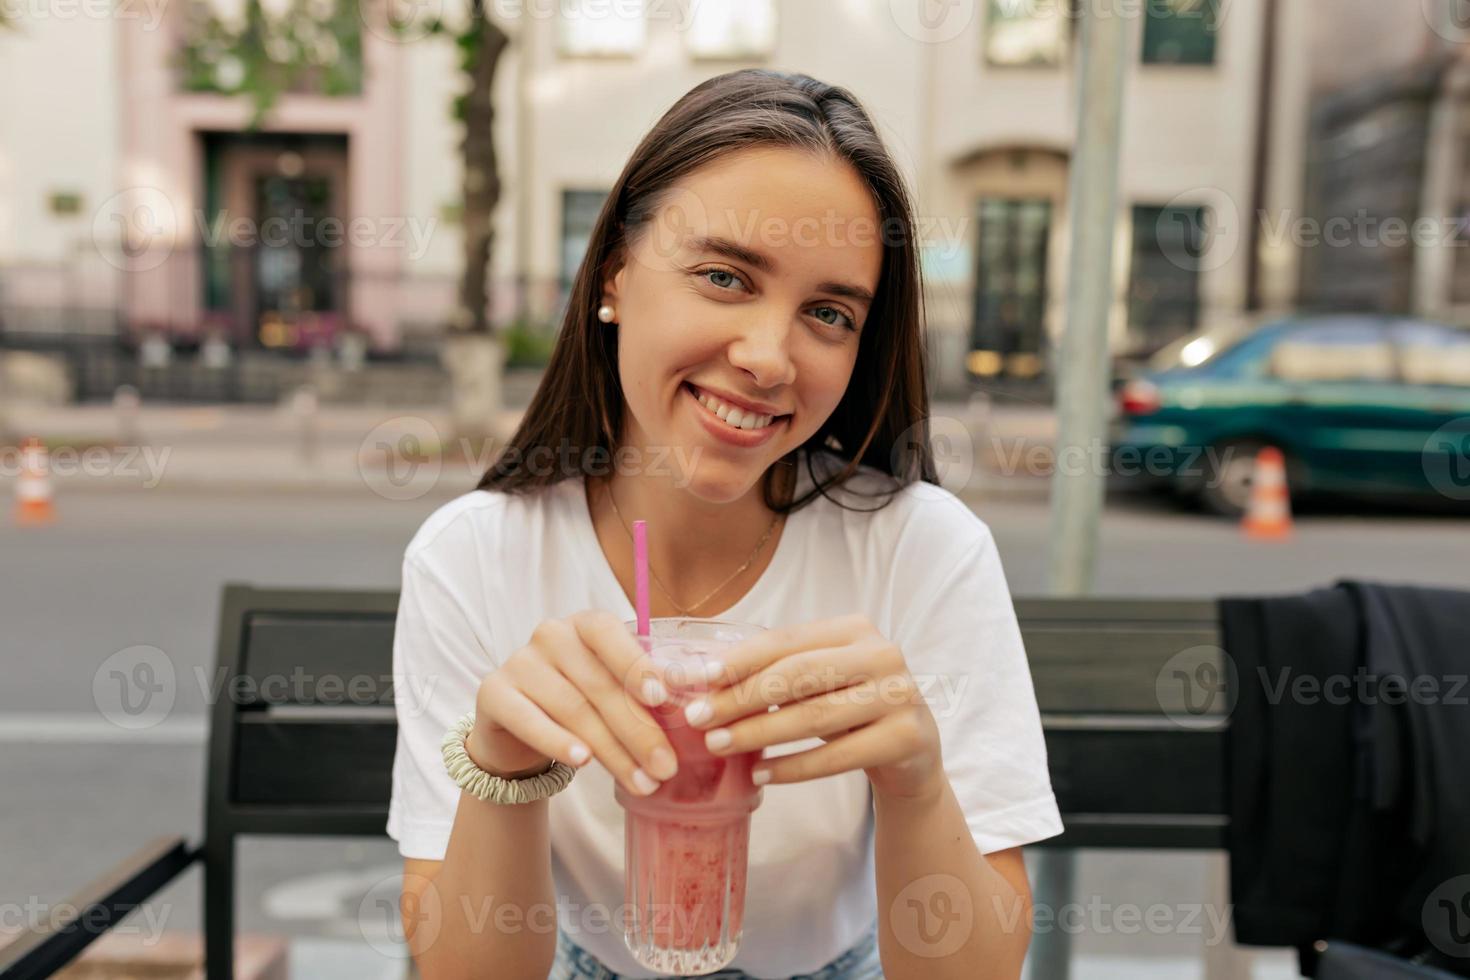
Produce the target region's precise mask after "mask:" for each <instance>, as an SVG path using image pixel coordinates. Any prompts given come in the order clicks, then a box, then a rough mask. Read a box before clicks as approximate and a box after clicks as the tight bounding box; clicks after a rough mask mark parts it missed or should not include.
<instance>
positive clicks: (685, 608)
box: [604, 483, 781, 616]
mask: <svg viewBox="0 0 1470 980" xmlns="http://www.w3.org/2000/svg"><path fill="white" fill-rule="evenodd" d="M604 489H605V490H606V491H607V500H608V503H610V504H612V509H613V513H614V514H617V515H618V522H619V523H620V524H622V525H623V530H624V531H627V532H628V540H629V541H632V540H633V529H632V528H630V527H629V526H628V522H627V521H625V520H624V519H623V512H622V511H620V510H618V501H617V498H615V497H614V496H613V492H612V484H610V483H609V484H608V485H607V486H606V487H605V488H604ZM780 520H781V515H780V514H777V515H776V516H775V517H773V518H772V519H771V524H770V526H769V527H767V528H766V533H765V534H762V535H761V539H760V541H759V542H757V544H756V546H755V550H754V551H752V552H751V553H750V557H749V558H747V559H746V560H745V564H744V565H741V566H740V567H739V568H737V569H735V574H734V575H731V576H730V577H729V578H727V579H725V581H723V582H721V583H720V584H719V585H717V586H715V588H714V591H712V592H710V593H709V595H706V596H705V597H704V598H703V599H700V600H699V601H698V602H696V603H694V604H692V605H689V606H681V605H680V604H679V600H678V599H675V598H674V597H673V595H672V594H670V592H669V590H668V589H666V588H664V584H663V582H661V581H659V577H658V573H657V572H655V571H654V570H653V565H652V564H651V563H650V564H649V568H648V574H649V575H652V576H653V582H654V584H655V585H657V586H658V588H659V591H660V592H662V593H663V594H664V595H665V596H667V597H668V600H669V602H671V603H673V605H674V608H675V609H677V610H679V614H680V615H681V616H688V615H689V614H690V613H691V612H693V611H694V610H696V609H698V608H699V607H700V606H702V605H704V604H705V603H706V602H709V601H710V600H711V599H713V598H714V597H715V596H716V595H718V594H719V592H720V590H721V589H723V588H724V587H725V586H727V585H729V584H730V583H731V582H733V581H735V580H736V579H737V578H739V577H740V573H741V572H743V571H745V570H746V569H747V568H749V567H750V566H751V565H752V564H754V562H755V558H756V556H757V555H759V554H760V553H761V548H763V547H765V544H766V541H768V540H769V539H770V537H771V532H772V531H774V530H776V524H777V523H779V522H780Z"/></svg>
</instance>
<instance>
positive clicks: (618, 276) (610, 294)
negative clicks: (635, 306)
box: [602, 260, 627, 309]
mask: <svg viewBox="0 0 1470 980" xmlns="http://www.w3.org/2000/svg"><path fill="white" fill-rule="evenodd" d="M625 272H627V266H626V265H625V264H623V262H622V261H621V260H619V261H618V264H617V266H616V267H615V270H614V272H613V273H612V275H610V276H609V277H608V278H606V279H604V280H603V283H602V304H603V305H604V306H611V307H612V308H613V309H617V308H618V299H619V297H620V296H621V295H622V290H623V274H624V273H625Z"/></svg>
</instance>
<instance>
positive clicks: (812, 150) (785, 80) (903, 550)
mask: <svg viewBox="0 0 1470 980" xmlns="http://www.w3.org/2000/svg"><path fill="white" fill-rule="evenodd" d="M914 227H915V225H914V218H913V213H912V206H911V203H910V197H909V194H908V191H907V190H906V188H905V185H904V182H903V180H902V178H901V176H900V174H899V172H898V170H897V168H896V166H895V165H894V163H893V160H892V158H891V156H890V155H889V153H888V151H887V149H886V148H885V147H884V146H883V143H882V141H881V140H880V138H879V137H878V135H877V133H876V130H875V127H874V125H873V123H872V120H871V119H870V118H869V116H868V114H867V113H866V112H865V111H864V109H863V108H862V106H861V105H860V104H859V102H858V101H857V99H856V98H855V97H854V96H853V95H852V93H850V92H849V91H847V90H846V89H843V88H838V87H835V86H831V85H827V84H824V83H822V82H820V81H817V80H816V79H813V78H810V77H808V76H806V75H799V74H789V73H783V72H776V71H768V70H761V69H748V70H742V71H736V72H730V73H728V74H724V75H720V76H718V77H715V78H712V79H709V80H708V81H706V82H703V83H701V84H700V85H698V86H696V87H695V88H694V89H693V90H691V91H690V92H689V93H687V94H686V95H685V96H684V97H683V98H681V99H680V100H679V101H678V102H677V103H676V104H675V105H674V106H673V107H672V108H671V109H669V111H668V112H667V113H666V114H665V115H664V116H663V117H662V118H661V119H660V120H659V121H658V123H657V124H656V125H655V126H654V127H653V129H652V130H651V131H650V132H649V133H648V134H647V135H646V136H645V137H644V138H643V139H642V140H641V141H640V142H639V144H638V146H637V147H636V148H635V149H634V151H633V153H632V155H631V157H630V158H629V160H628V162H627V164H626V166H625V167H624V168H623V171H622V173H621V175H620V176H619V177H618V179H617V181H616V183H615V184H614V185H613V188H612V191H611V193H610V194H609V195H608V198H607V201H606V203H605V205H604V207H603V210H602V212H601V214H600V216H599V218H598V220H597V223H596V225H595V227H594V230H593V233H592V236H591V240H590V242H589V245H588V248H587V252H586V256H585V258H584V260H583V262H582V265H581V267H580V268H579V270H578V273H577V276H576V278H575V281H574V283H573V286H572V290H571V294H570V300H569V305H568V308H567V312H566V315H565V319H564V321H563V323H562V326H561V331H560V335H559V338H558V341H557V345H556V348H555V351H554V352H553V355H552V358H551V361H550V364H549V365H548V368H547V371H546V374H545V376H544V378H543V380H542V382H541V385H540V387H539V388H538V390H537V392H536V395H535V397H534V398H533V400H532V402H531V405H530V406H529V408H528V409H527V411H526V413H525V416H524V419H523V421H522V423H521V425H520V427H519V428H518V430H517V431H516V432H515V434H514V435H513V436H512V437H511V439H510V441H509V443H508V445H507V446H506V447H505V448H504V450H503V451H502V452H501V453H500V455H499V456H498V457H497V459H496V460H495V462H494V463H493V464H492V465H491V466H490V468H489V469H488V470H487V471H486V472H485V474H484V475H483V477H482V478H481V480H480V481H479V484H478V486H477V488H476V489H475V490H474V491H471V492H470V493H467V494H465V495H463V496H462V497H460V498H457V499H456V500H453V501H451V502H449V503H448V504H445V505H444V506H442V507H441V508H440V509H439V510H437V511H436V512H435V513H434V514H433V515H431V516H430V517H429V518H428V519H427V520H426V521H425V522H424V525H423V526H422V527H421V528H420V529H419V531H418V533H417V534H415V536H414V538H413V540H412V541H411V542H410V543H409V545H408V547H407V549H406V551H405V555H404V563H403V589H402V594H401V599H400V605H399V613H398V626H397V631H396V634H395V646H394V658H395V671H398V670H401V671H403V672H404V673H406V674H419V675H429V676H432V677H433V678H435V679H436V680H437V681H439V682H440V683H439V686H438V688H437V693H436V695H435V697H434V698H433V699H432V701H431V703H429V704H425V705H416V706H413V707H414V710H413V711H411V712H405V711H404V710H403V708H402V707H400V715H401V717H400V721H399V744H398V755H397V758H396V760H395V764H394V774H393V797H392V803H391V806H390V813H389V823H388V833H389V835H390V836H392V837H393V838H394V839H395V840H397V841H398V842H399V848H400V851H401V853H402V854H403V856H404V857H405V859H406V864H405V871H406V877H405V885H404V891H405V900H406V902H407V901H408V899H409V898H410V897H411V898H412V900H413V902H414V903H415V905H414V907H415V908H417V909H422V908H425V907H428V906H429V905H431V904H432V905H433V907H435V908H439V909H442V910H444V911H443V912H442V914H440V915H438V916H437V917H436V919H435V927H434V929H433V939H432V941H430V940H427V939H425V940H423V941H422V942H421V943H420V947H421V948H415V947H414V938H413V935H412V930H413V929H414V925H413V924H412V922H411V921H410V920H411V919H414V918H415V917H414V916H410V915H408V914H406V915H405V928H406V929H409V930H410V948H411V949H414V953H415V958H416V963H417V965H418V967H419V968H420V970H421V971H422V973H423V975H424V976H425V977H430V978H431V980H437V978H438V977H452V976H461V975H465V974H464V971H465V969H466V966H465V964H471V963H476V962H483V961H485V960H487V959H494V960H495V961H496V965H498V966H499V967H500V968H501V970H497V969H496V968H495V967H491V966H487V968H486V969H487V972H489V973H490V974H493V975H502V972H501V971H503V975H506V976H535V977H538V978H539V977H540V976H544V975H547V974H548V971H549V975H550V977H551V978H552V980H580V978H582V977H587V976H599V977H606V976H609V975H613V976H628V977H646V976H648V975H649V974H648V973H647V972H646V971H644V970H643V969H642V968H641V967H639V965H638V964H637V963H636V962H635V961H634V960H633V959H632V958H631V956H630V954H629V953H628V951H627V949H626V948H625V947H624V944H623V941H622V936H621V930H620V929H619V928H618V927H617V923H616V922H615V923H614V924H613V926H611V927H608V926H607V925H606V923H605V922H604V925H603V927H602V928H600V929H599V928H596V927H595V926H593V925H592V924H590V923H589V922H586V921H581V920H579V919H576V918H573V919H572V920H570V921H568V920H567V919H566V918H565V917H556V916H552V917H551V921H552V922H554V924H555V926H556V928H555V929H550V928H545V929H540V930H536V929H528V930H519V931H516V932H514V933H507V932H504V931H499V930H494V929H484V928H480V929H476V928H475V927H474V925H473V921H466V919H465V918H464V917H463V916H460V915H457V914H451V913H450V912H449V911H448V910H450V909H451V908H453V909H458V908H460V907H462V906H464V905H465V903H468V907H469V908H471V909H474V908H479V907H480V906H481V905H482V904H483V902H484V900H485V899H486V897H487V896H495V900H496V901H497V902H498V903H501V904H504V903H511V904H514V905H516V906H517V907H519V908H520V909H521V910H522V911H523V912H525V910H528V909H533V908H540V909H543V910H544V909H549V908H553V907H555V906H556V905H557V904H559V903H561V902H563V901H566V900H570V901H571V902H573V903H574V905H573V906H571V907H572V908H574V909H582V910H584V911H585V910H586V909H587V908H589V907H594V908H601V909H604V910H606V911H609V912H610V911H611V910H614V909H618V908H620V907H621V906H622V902H623V891H622V888H623V882H622V861H623V855H622V844H623V813H622V810H621V808H620V807H619V806H618V805H617V804H616V803H615V801H614V797H613V788H614V784H615V782H616V783H618V784H621V785H622V786H623V787H624V788H625V790H626V791H627V792H630V793H647V792H650V791H651V790H650V787H654V788H656V787H657V785H658V782H659V780H664V779H667V778H669V777H670V776H671V775H672V774H673V772H672V769H671V768H670V767H671V765H672V764H673V760H672V758H671V757H669V756H668V754H667V751H668V748H669V746H668V745H667V744H666V742H665V740H664V739H663V738H662V736H661V734H660V733H659V730H658V728H657V726H656V725H653V724H652V723H651V722H650V720H649V715H648V713H647V710H646V708H645V704H653V703H656V701H653V700H649V696H648V695H646V694H645V693H640V692H641V691H642V689H641V688H640V687H639V685H638V683H636V682H635V681H636V678H635V676H634V674H635V671H634V665H636V664H637V663H638V660H637V648H636V644H631V641H630V640H629V637H628V635H627V631H626V629H625V628H624V627H623V626H622V623H624V622H625V621H627V620H631V619H632V618H633V615H634V610H633V605H632V597H633V595H634V583H633V558H632V543H631V533H630V527H631V524H632V522H633V521H635V520H639V519H642V520H646V521H647V522H648V525H649V560H650V566H651V572H652V577H653V580H654V583H655V586H656V587H655V590H654V592H653V595H652V600H653V606H652V613H653V615H655V616H661V615H668V616H674V615H681V616H683V615H688V616H698V617H704V618H721V619H728V620H732V621H739V622H750V623H756V624H759V625H761V626H764V627H767V628H768V631H767V635H768V637H769V640H768V643H767V646H766V647H764V648H763V649H764V656H765V658H766V659H761V658H759V657H756V655H755V652H754V651H747V654H746V655H747V660H746V661H745V662H744V666H743V668H742V669H743V670H745V671H746V672H747V674H746V676H744V677H735V676H732V677H730V678H728V679H727V680H728V683H730V684H731V685H734V684H736V683H737V682H741V683H748V684H751V685H757V682H760V681H762V680H770V679H773V678H778V677H779V678H784V679H785V680H787V681H791V680H793V679H795V680H797V681H798V683H797V684H793V685H791V686H790V687H788V688H787V690H788V692H790V691H794V690H796V689H797V688H798V687H800V686H801V682H804V681H815V682H816V687H815V688H814V687H812V686H811V684H807V685H806V687H805V689H804V691H805V693H804V694H803V695H802V696H800V697H798V696H796V695H794V694H790V693H788V695H787V696H785V697H784V698H777V699H776V700H773V701H771V702H770V703H769V704H768V703H764V702H763V703H761V704H759V705H752V704H746V709H747V710H745V711H736V710H734V709H733V703H734V702H736V701H738V700H739V699H738V698H732V697H728V696H727V697H725V698H724V699H723V700H720V699H714V700H715V704H716V707H715V709H714V710H712V711H711V712H710V714H709V715H708V716H707V717H705V718H703V719H701V721H700V722H699V725H700V727H703V726H705V725H709V726H717V730H712V731H711V733H710V736H709V745H710V746H711V747H712V751H713V747H714V746H716V745H718V746H721V747H723V748H722V749H721V750H722V751H734V750H735V749H730V748H728V747H729V746H731V745H734V746H735V747H736V749H739V750H743V751H750V750H752V749H754V748H762V749H764V750H765V755H764V760H763V765H762V774H763V775H765V776H769V777H770V781H769V784H768V785H767V786H766V789H765V792H766V796H765V797H764V802H763V803H762V805H761V806H760V807H759V808H758V809H757V810H756V811H755V812H754V814H753V815H752V824H751V838H750V848H749V877H748V884H747V892H746V895H747V899H746V915H745V919H744V930H745V938H744V940H743V941H742V943H741V946H740V949H739V953H738V955H737V957H736V959H735V960H734V962H733V964H732V965H731V970H729V971H722V972H721V973H719V974H717V976H719V977H721V978H727V977H728V978H740V977H746V976H749V975H755V976H767V977H769V976H797V975H802V974H808V973H817V972H818V971H822V972H821V973H820V975H821V976H823V977H824V978H825V980H870V978H873V977H881V976H882V975H883V974H884V973H885V972H886V973H887V975H888V977H889V980H900V978H904V977H917V976H923V977H925V978H926V980H929V978H934V980H948V978H949V977H960V976H964V977H972V976H975V975H976V974H975V972H974V970H975V963H977V962H985V963H989V964H991V968H990V973H989V974H988V975H993V976H1012V975H1015V974H1016V971H1018V970H1019V965H1020V962H1021V958H1022V957H1023V956H1024V953H1025V948H1026V943H1027V939H1028V938H1029V928H1028V927H1026V926H1025V925H1024V923H1025V922H1026V921H1028V917H1027V916H1025V915H1024V914H1022V913H1023V912H1024V908H1025V905H1026V903H1027V902H1029V887H1028V885H1027V882H1026V878H1025V869H1024V866H1023V865H1022V864H1021V861H1020V857H1019V848H1020V846H1021V845H1023V844H1027V843H1031V842H1033V841H1036V840H1040V839H1043V838H1045V837H1049V836H1052V835H1054V834H1056V833H1060V832H1061V829H1062V828H1061V822H1060V817H1059V815H1058V811H1057V807H1056V802H1055V799H1054V797H1053V795H1052V792H1051V787H1050V781H1049V777H1048V771H1047V765H1046V753H1045V745H1044V742H1043V740H1042V733H1041V724H1040V718H1039V714H1038V712H1037V709H1036V701H1035V696H1034V693H1033V691H1032V688H1031V682H1030V674H1029V671H1028V669H1027V666H1026V659H1025V652H1024V650H1023V649H1022V646H1021V640H1020V633H1019V630H1018V628H1017V626H1016V620H1015V614H1014V612H1013V610H1012V606H1011V600H1010V595H1009V591H1008V589H1007V586H1006V582H1005V576H1004V573H1003V571H1002V570H1001V566H1000V561H999V558H998V556H997V554H996V550H995V545H994V541H993V539H992V538H991V535H990V531H989V528H988V527H987V526H986V525H985V524H984V522H983V521H982V520H981V519H980V518H979V517H977V516H976V515H975V514H974V513H973V512H972V511H971V510H970V509H969V508H968V507H967V506H965V505H964V504H963V503H962V502H960V501H959V500H958V498H956V497H955V496H954V495H953V494H951V493H950V492H948V491H946V490H945V489H943V488H942V487H940V486H939V485H938V479H937V476H936V472H935V465H934V460H933V456H932V453H931V451H930V448H929V439H928V413H929V400H928V392H927V389H926V386H925V369H924V357H925V351H924V345H923V311H922V305H921V300H920V297H921V295H922V289H921V283H920V276H919V264H918V243H917V242H916V241H915V232H914ZM862 502H876V505H871V506H856V505H857V504H860V503H862ZM629 658H632V659H629ZM767 686H768V687H769V685H767ZM752 689H754V687H752ZM879 689H881V690H884V691H890V692H898V695H897V696H890V697H877V698H874V697H858V695H871V694H872V692H873V691H874V690H879ZM726 690H727V691H730V692H733V691H736V690H737V688H736V687H735V686H731V687H728V688H726ZM921 692H928V693H921ZM934 692H940V695H941V696H935V693H934ZM773 706H774V707H780V708H781V709H782V710H780V711H775V712H769V711H768V708H770V707H773ZM467 708H473V709H474V712H475V723H474V725H473V726H472V728H471V729H470V734H469V735H468V737H467V738H466V739H465V742H464V746H465V749H466V753H467V755H468V756H469V758H470V759H471V760H473V762H474V763H475V764H476V765H477V766H478V767H479V768H481V769H483V770H485V771H487V772H491V773H498V774H502V775H506V776H519V775H533V774H538V773H541V772H543V770H545V769H546V768H547V767H548V766H550V765H551V764H552V763H553V762H555V761H558V760H559V761H564V762H570V763H571V764H572V765H574V766H576V767H578V775H577V778H576V779H574V780H572V781H571V782H570V784H568V785H566V786H565V792H564V793H561V794H560V796H559V798H557V799H554V800H547V799H539V800H534V801H531V802H529V803H525V804H523V805H518V806H496V805H487V804H486V803H485V802H484V801H483V800H481V799H477V798H475V797H473V796H468V795H462V794H461V793H460V792H459V790H458V789H457V787H456V786H455V785H454V784H453V783H452V782H451V781H450V780H449V779H448V778H447V777H446V775H445V773H444V771H443V769H442V767H441V766H439V765H438V763H437V760H438V756H439V750H440V741H441V739H442V738H443V737H444V732H445V730H446V728H448V727H451V726H452V725H453V724H454V722H455V720H456V719H457V718H459V717H460V716H462V715H463V714H464V713H465V712H466V709H467ZM691 724H694V722H693V721H691ZM588 759H591V760H592V761H595V762H597V763H599V765H589V764H587V760H588ZM916 882H918V883H927V884H925V885H924V889H921V890H923V891H924V894H923V895H917V893H914V892H913V886H914V884H915V883H916ZM935 889H939V890H941V891H943V890H946V889H948V892H946V894H945V895H944V896H942V898H943V901H944V902H945V903H947V904H948V906H949V907H951V908H962V909H965V910H968V911H967V912H966V913H965V914H966V915H968V916H969V921H968V922H967V923H966V924H965V928H964V935H963V937H961V938H960V940H959V941H958V942H957V943H954V944H953V948H952V949H949V948H946V949H942V950H941V949H935V948H932V946H933V944H932V943H929V945H927V946H926V945H925V943H927V942H928V941H927V940H924V941H921V940H919V939H916V938H915V937H916V936H919V935H921V934H927V931H926V930H925V929H918V930H917V931H916V929H915V926H914V924H913V923H910V922H907V921H906V920H905V919H904V917H905V916H909V917H912V915H913V913H912V911H911V907H912V906H911V903H912V902H913V901H915V900H920V902H921V904H922V903H923V902H925V901H929V900H930V899H935V895H934V894H933V893H934V892H935ZM950 892H952V894H951V893H950ZM936 901H937V900H936ZM405 909H406V910H407V909H408V905H407V904H406V905H405ZM1018 915H1019V918H1018ZM418 918H420V919H421V918H422V916H418ZM604 918H605V917H604ZM471 919H473V917H471ZM1018 922H1020V923H1023V925H1021V926H1017V923H1018ZM953 934H954V933H951V935H953ZM420 935H421V936H426V935H427V932H423V933H420ZM745 971H748V973H747V972H745Z"/></svg>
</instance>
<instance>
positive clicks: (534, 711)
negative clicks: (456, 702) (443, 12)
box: [480, 681, 592, 768]
mask: <svg viewBox="0 0 1470 980" xmlns="http://www.w3.org/2000/svg"><path fill="white" fill-rule="evenodd" d="M480 697H481V698H482V699H483V702H484V704H483V707H484V709H485V712H486V715H487V716H488V717H491V718H494V719H495V724H496V725H497V726H499V727H500V728H503V729H504V730H505V731H507V732H509V733H510V734H511V735H513V736H515V737H516V738H517V739H519V740H520V741H522V742H524V743H525V744H526V745H528V746H530V747H531V748H532V749H535V750H536V751H537V752H539V753H541V754H542V755H544V756H548V757H550V758H552V759H556V760H558V761H561V762H564V763H566V764H567V765H569V766H573V767H574V768H580V767H582V766H583V765H586V763H587V762H588V760H590V759H591V758H592V751H591V749H590V748H589V747H588V746H587V745H586V743H585V742H583V740H582V739H581V738H579V737H578V736H577V735H575V734H573V733H572V732H570V731H568V730H567V729H565V728H563V727H562V726H561V725H558V724H557V723H556V722H555V721H553V720H552V719H551V718H550V717H549V716H548V715H547V714H546V712H544V711H542V710H541V709H540V708H539V707H538V706H537V705H536V703H535V702H534V701H532V700H531V699H530V698H528V697H526V695H525V694H523V693H522V692H521V691H520V690H519V689H517V688H516V686H515V685H514V684H510V683H507V682H505V681H498V682H491V683H487V684H485V685H483V686H482V687H481V689H480Z"/></svg>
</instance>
